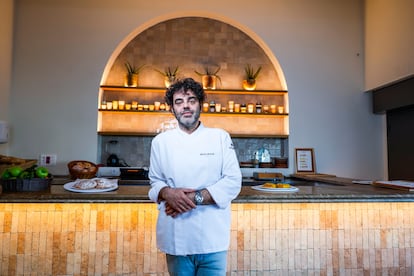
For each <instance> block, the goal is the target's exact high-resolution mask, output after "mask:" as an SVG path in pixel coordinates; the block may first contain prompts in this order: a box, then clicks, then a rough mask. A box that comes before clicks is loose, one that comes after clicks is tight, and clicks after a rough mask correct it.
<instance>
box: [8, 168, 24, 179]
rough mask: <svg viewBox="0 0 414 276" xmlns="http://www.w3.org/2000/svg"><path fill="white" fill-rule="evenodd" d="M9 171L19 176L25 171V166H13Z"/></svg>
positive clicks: (12, 174)
mask: <svg viewBox="0 0 414 276" xmlns="http://www.w3.org/2000/svg"><path fill="white" fill-rule="evenodd" d="M9 172H10V174H11V176H13V177H18V176H19V175H20V174H21V173H22V172H23V168H22V167H19V166H15V167H11V168H9Z"/></svg>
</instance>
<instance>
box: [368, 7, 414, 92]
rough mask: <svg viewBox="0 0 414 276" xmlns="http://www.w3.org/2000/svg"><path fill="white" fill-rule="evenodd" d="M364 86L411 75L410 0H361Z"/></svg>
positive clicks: (413, 63) (413, 69) (412, 23)
mask: <svg viewBox="0 0 414 276" xmlns="http://www.w3.org/2000/svg"><path fill="white" fill-rule="evenodd" d="M365 3H366V5H365V6H366V9H365V10H366V12H365V89H366V90H369V89H373V88H377V87H379V86H382V85H385V84H388V83H390V82H393V81H396V80H399V79H402V78H404V77H407V76H412V75H414V51H413V48H414V32H413V31H412V27H413V26H414V16H413V11H414V1H412V0H395V1H389V0H365Z"/></svg>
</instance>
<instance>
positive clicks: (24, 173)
mask: <svg viewBox="0 0 414 276" xmlns="http://www.w3.org/2000/svg"><path fill="white" fill-rule="evenodd" d="M19 178H21V179H29V178H32V176H31V173H30V172H28V171H24V172H22V173H21V174H20V175H19Z"/></svg>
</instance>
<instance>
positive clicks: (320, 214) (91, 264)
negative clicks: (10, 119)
mask: <svg viewBox="0 0 414 276" xmlns="http://www.w3.org/2000/svg"><path fill="white" fill-rule="evenodd" d="M413 208H414V203H411V202H399V203H398V202H366V203H257V204H252V203H235V204H233V205H232V209H233V211H232V212H233V213H232V215H233V223H232V230H231V247H230V251H229V255H228V274H229V275H293V274H295V275H298V274H300V275H412V273H413V266H414V265H413V262H414V260H413V257H414V212H412V210H413ZM156 216H157V209H156V205H155V204H151V203H44V204H42V203H33V204H31V203H1V204H0V224H1V225H0V232H1V233H0V237H1V238H0V255H1V256H0V274H1V275H167V273H166V264H165V260H164V254H162V253H160V252H159V251H158V250H157V249H156V245H155V224H156Z"/></svg>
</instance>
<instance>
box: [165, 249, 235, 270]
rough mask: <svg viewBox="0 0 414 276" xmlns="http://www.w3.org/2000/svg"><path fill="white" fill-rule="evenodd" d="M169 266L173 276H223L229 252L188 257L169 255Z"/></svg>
mask: <svg viewBox="0 0 414 276" xmlns="http://www.w3.org/2000/svg"><path fill="white" fill-rule="evenodd" d="M167 266H168V272H169V273H170V275H171V276H196V275H197V276H223V275H226V268H227V251H222V252H216V253H208V254H195V255H187V256H175V255H169V254H167Z"/></svg>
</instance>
